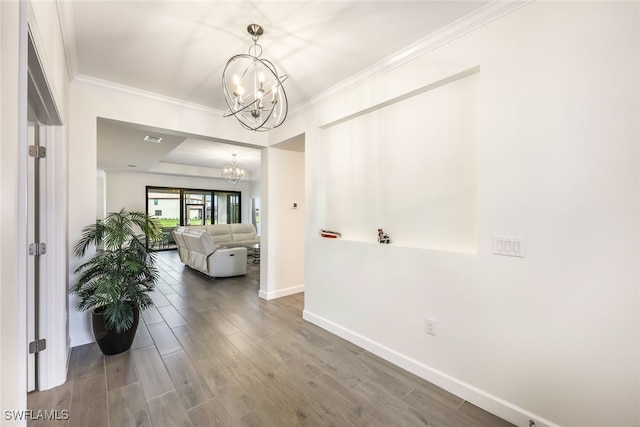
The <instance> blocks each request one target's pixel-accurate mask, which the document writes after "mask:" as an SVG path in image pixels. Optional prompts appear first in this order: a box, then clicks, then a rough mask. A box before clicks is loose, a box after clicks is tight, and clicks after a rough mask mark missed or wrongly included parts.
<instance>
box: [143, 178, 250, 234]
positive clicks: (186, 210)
mask: <svg viewBox="0 0 640 427" xmlns="http://www.w3.org/2000/svg"><path fill="white" fill-rule="evenodd" d="M241 200H242V193H241V192H240V191H218V190H197V189H191V188H173V187H147V212H154V216H156V217H157V218H159V220H160V223H161V224H162V227H163V228H164V229H171V228H173V227H177V226H178V225H204V224H233V223H239V222H242V215H241V213H242V206H241Z"/></svg>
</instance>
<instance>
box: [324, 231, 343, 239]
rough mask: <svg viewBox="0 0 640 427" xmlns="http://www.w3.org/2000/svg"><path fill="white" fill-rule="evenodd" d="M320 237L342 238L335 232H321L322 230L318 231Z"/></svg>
mask: <svg viewBox="0 0 640 427" xmlns="http://www.w3.org/2000/svg"><path fill="white" fill-rule="evenodd" d="M320 236H322V237H327V238H329V239H337V238H338V237H342V235H341V234H340V233H338V232H337V231H331V230H323V229H320Z"/></svg>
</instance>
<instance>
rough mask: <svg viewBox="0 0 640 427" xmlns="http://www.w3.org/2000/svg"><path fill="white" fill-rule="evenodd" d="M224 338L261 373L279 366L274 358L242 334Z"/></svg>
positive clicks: (238, 333)
mask: <svg viewBox="0 0 640 427" xmlns="http://www.w3.org/2000/svg"><path fill="white" fill-rule="evenodd" d="M226 338H227V339H228V340H229V342H230V343H231V344H233V345H234V346H235V347H237V348H238V349H239V350H240V351H241V352H242V354H244V355H245V357H246V358H247V359H249V360H251V361H252V363H253V364H254V365H255V366H256V367H258V369H261V370H262V371H263V372H269V371H271V370H273V369H277V368H278V366H280V364H279V363H278V360H277V359H276V358H275V357H273V356H272V355H271V354H269V353H268V352H266V351H264V349H263V348H262V347H260V346H259V345H257V344H256V343H255V341H254V340H253V339H251V338H250V337H248V336H247V335H245V334H244V333H243V332H239V331H238V332H236V333H235V334H231V335H227V336H226Z"/></svg>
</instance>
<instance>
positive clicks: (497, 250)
mask: <svg viewBox="0 0 640 427" xmlns="http://www.w3.org/2000/svg"><path fill="white" fill-rule="evenodd" d="M491 246H492V248H491V249H492V252H493V254H494V255H505V256H515V257H519V258H524V238H523V237H513V236H492V245H491Z"/></svg>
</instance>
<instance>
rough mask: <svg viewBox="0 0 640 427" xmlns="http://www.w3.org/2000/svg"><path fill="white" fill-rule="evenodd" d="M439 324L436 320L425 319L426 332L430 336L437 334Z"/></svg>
mask: <svg viewBox="0 0 640 427" xmlns="http://www.w3.org/2000/svg"><path fill="white" fill-rule="evenodd" d="M437 324H438V322H436V321H435V319H430V318H428V317H425V318H424V332H425V333H427V334H429V335H434V336H435V334H436V325H437Z"/></svg>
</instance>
